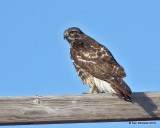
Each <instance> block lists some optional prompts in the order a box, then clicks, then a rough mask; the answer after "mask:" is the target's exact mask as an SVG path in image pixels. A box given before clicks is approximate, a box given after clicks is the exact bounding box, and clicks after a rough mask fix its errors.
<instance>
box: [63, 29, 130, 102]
mask: <svg viewBox="0 0 160 128" xmlns="http://www.w3.org/2000/svg"><path fill="white" fill-rule="evenodd" d="M71 32H72V33H73V35H72V34H71ZM66 33H67V34H66ZM72 36H73V37H72ZM65 38H66V39H67V40H68V41H69V43H70V45H71V48H70V54H71V59H72V60H73V64H74V66H75V68H76V71H77V73H78V75H79V76H80V78H81V79H82V82H83V83H84V84H86V85H88V86H89V87H94V90H97V91H109V92H111V93H115V94H117V95H118V96H119V97H120V98H121V99H124V100H126V101H131V98H130V95H131V89H130V88H129V87H128V85H127V84H126V83H125V82H124V80H123V78H124V77H125V76H126V73H125V71H124V69H123V67H122V66H120V65H119V64H118V63H117V61H116V60H115V58H114V57H113V55H112V54H111V52H110V51H109V50H108V49H107V48H106V47H105V46H103V45H101V44H99V43H98V42H97V41H95V40H94V39H92V38H91V37H89V36H87V35H86V34H84V33H83V32H82V31H81V30H80V29H77V28H69V29H67V30H66V31H65Z"/></svg>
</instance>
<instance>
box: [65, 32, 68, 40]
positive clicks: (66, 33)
mask: <svg viewBox="0 0 160 128" xmlns="http://www.w3.org/2000/svg"><path fill="white" fill-rule="evenodd" d="M67 37H68V32H67V31H64V39H66V38H67Z"/></svg>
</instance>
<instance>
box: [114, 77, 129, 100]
mask: <svg viewBox="0 0 160 128" xmlns="http://www.w3.org/2000/svg"><path fill="white" fill-rule="evenodd" d="M111 86H112V88H113V89H114V90H115V91H116V95H117V96H118V97H119V98H120V99H122V100H125V101H128V102H132V99H131V97H130V96H131V93H132V91H131V89H130V88H129V86H128V85H127V84H126V83H125V81H124V80H123V79H118V80H116V81H114V83H112V84H111Z"/></svg>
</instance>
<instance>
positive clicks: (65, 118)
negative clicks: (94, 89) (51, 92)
mask: <svg viewBox="0 0 160 128" xmlns="http://www.w3.org/2000/svg"><path fill="white" fill-rule="evenodd" d="M132 99H133V102H132V103H130V102H126V101H122V100H120V99H119V98H118V97H117V96H112V95H111V94H93V95H89V94H83V95H61V96H30V97H0V125H20V124H51V123H52V124H54V123H79V122H112V121H137V120H160V92H146V93H143V92H137V93H133V95H132Z"/></svg>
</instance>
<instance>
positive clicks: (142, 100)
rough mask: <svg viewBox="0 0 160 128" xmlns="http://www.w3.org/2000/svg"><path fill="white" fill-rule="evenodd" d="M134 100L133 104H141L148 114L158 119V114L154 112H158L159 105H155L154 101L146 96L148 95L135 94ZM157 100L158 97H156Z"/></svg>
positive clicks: (142, 93)
mask: <svg viewBox="0 0 160 128" xmlns="http://www.w3.org/2000/svg"><path fill="white" fill-rule="evenodd" d="M133 95H134V96H133V98H132V102H133V103H135V102H136V103H137V104H139V105H140V106H141V107H142V108H143V109H144V111H145V112H146V113H148V114H149V115H150V116H151V117H153V118H155V119H156V117H158V115H157V114H155V113H154V111H156V110H157V105H156V104H155V103H154V101H153V100H152V99H151V98H150V97H148V96H147V95H146V93H144V92H141V93H134V94H133ZM155 98H156V97H155Z"/></svg>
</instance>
